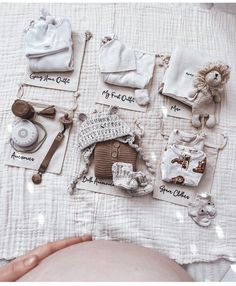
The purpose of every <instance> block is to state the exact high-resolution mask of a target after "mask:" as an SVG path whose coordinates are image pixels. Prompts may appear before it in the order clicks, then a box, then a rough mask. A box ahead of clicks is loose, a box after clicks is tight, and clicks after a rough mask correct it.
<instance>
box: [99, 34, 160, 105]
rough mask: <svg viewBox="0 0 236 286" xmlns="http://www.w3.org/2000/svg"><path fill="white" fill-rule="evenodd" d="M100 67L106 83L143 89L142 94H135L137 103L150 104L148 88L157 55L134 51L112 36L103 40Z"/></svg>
mask: <svg viewBox="0 0 236 286" xmlns="http://www.w3.org/2000/svg"><path fill="white" fill-rule="evenodd" d="M99 67H100V71H101V75H102V80H103V81H104V82H106V83H109V84H113V85H117V86H123V87H131V88H135V89H139V90H140V89H141V90H142V92H136V93H135V99H136V101H137V102H138V103H139V104H140V105H145V104H147V103H148V102H149V97H148V92H147V90H146V88H147V86H148V84H149V82H150V80H151V79H152V77H153V72H154V67H155V54H152V53H144V52H142V51H138V50H134V49H132V48H130V47H128V46H126V45H125V44H123V43H121V42H120V41H119V40H118V39H117V37H116V35H112V36H111V37H104V39H103V45H102V46H101V47H100V50H99Z"/></svg>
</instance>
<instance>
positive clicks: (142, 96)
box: [134, 89, 150, 106]
mask: <svg viewBox="0 0 236 286" xmlns="http://www.w3.org/2000/svg"><path fill="white" fill-rule="evenodd" d="M134 98H135V100H136V102H137V103H138V104H139V105H142V106H143V105H147V104H148V103H149V102H150V98H149V94H148V90H147V89H136V90H135V91H134Z"/></svg>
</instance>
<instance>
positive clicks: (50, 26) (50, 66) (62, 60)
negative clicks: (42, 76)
mask: <svg viewBox="0 0 236 286" xmlns="http://www.w3.org/2000/svg"><path fill="white" fill-rule="evenodd" d="M71 35H72V31H71V24H70V22H69V20H68V19H61V20H56V19H55V18H54V17H52V16H51V15H50V14H49V13H48V12H46V11H44V10H43V11H42V15H41V17H40V18H39V20H37V21H35V22H34V21H32V22H31V24H30V26H29V28H28V29H27V31H26V35H25V55H26V57H27V58H28V60H29V68H30V70H31V71H33V72H55V71H60V72H63V71H71V70H73V49H72V45H73V43H72V36H71Z"/></svg>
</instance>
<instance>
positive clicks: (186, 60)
mask: <svg viewBox="0 0 236 286" xmlns="http://www.w3.org/2000/svg"><path fill="white" fill-rule="evenodd" d="M212 60H213V59H212V58H210V56H208V55H206V54H204V53H200V52H198V51H194V50H192V49H188V48H176V49H175V51H174V52H173V53H172V55H171V58H170V62H169V66H168V68H167V70H166V72H165V75H164V78H163V84H164V86H163V90H162V94H163V95H167V96H170V97H172V98H175V99H177V100H179V101H181V102H183V103H185V104H187V105H189V106H192V98H189V97H188V95H189V94H190V91H191V90H192V89H193V78H194V75H195V74H196V72H197V70H198V69H199V67H200V66H202V65H205V64H207V63H208V62H210V61H212Z"/></svg>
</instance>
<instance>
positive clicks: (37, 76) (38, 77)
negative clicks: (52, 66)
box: [24, 32, 86, 92]
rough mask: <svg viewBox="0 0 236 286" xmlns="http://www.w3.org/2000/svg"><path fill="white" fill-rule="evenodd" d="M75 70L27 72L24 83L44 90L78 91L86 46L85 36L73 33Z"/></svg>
mask: <svg viewBox="0 0 236 286" xmlns="http://www.w3.org/2000/svg"><path fill="white" fill-rule="evenodd" d="M72 40H73V52H74V70H73V71H68V72H46V73H44V72H37V73H34V72H31V71H30V69H29V68H27V70H26V74H25V77H24V83H25V84H27V85H32V86H38V87H43V88H52V89H59V90H65V91H73V92H75V91H77V89H78V84H79V78H80V71H81V67H82V63H83V57H84V50H85V46H86V38H85V34H78V33H74V32H73V33H72Z"/></svg>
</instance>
